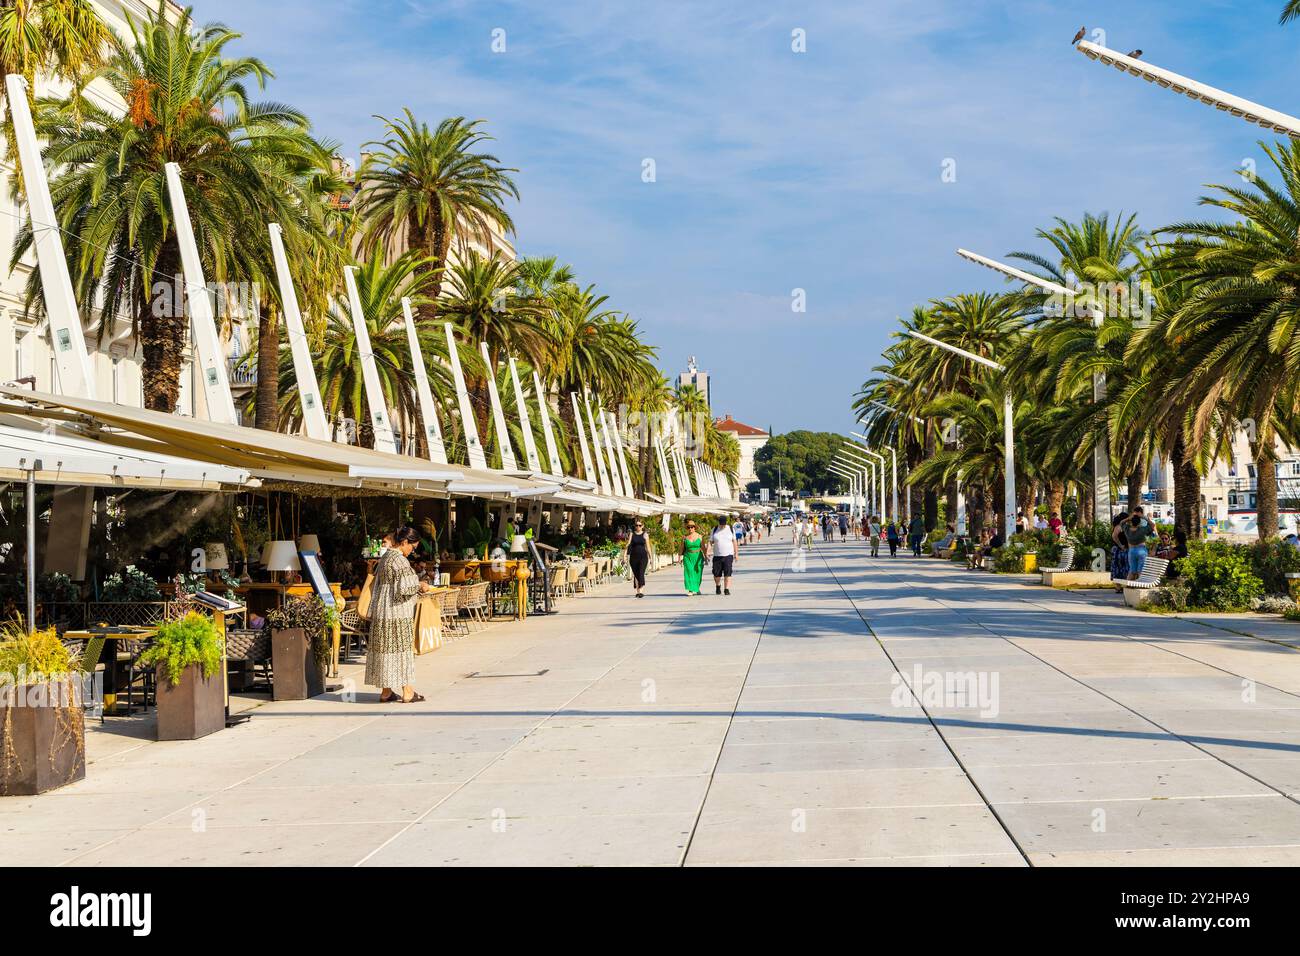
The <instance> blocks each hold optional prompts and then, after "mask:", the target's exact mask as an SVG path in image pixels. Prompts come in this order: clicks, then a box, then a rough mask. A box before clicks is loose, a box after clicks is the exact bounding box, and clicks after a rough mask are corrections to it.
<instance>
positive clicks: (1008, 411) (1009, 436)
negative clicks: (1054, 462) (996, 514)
mask: <svg viewBox="0 0 1300 956" xmlns="http://www.w3.org/2000/svg"><path fill="white" fill-rule="evenodd" d="M903 331H904V332H905V333H906V334H907V335H910V336H911V337H912V338H914V339H920V340H921V341H922V342H927V343H929V344H930V345H933V346H935V347H936V348H941V349H945V350H947V351H949V352H952V353H953V354H954V355H960V356H961V357H962V358H964V359H969V360H970V361H972V362H975V363H976V364H978V365H983V366H985V367H987V368H991V369H993V370H994V371H997V372H1002V373H1005V372H1006V370H1007V367H1006V366H1005V365H1000V364H999V363H997V362H995V361H993V360H992V359H986V358H985V357H984V356H982V355H976V354H975V353H974V352H967V351H966V350H965V349H959V348H957V346H955V345H949V344H948V343H947V342H941V341H939V340H938V339H932V338H930V336H928V335H924V334H922V333H920V332H917V331H916V330H914V329H904V330H903ZM1002 402H1003V404H1002V409H1003V411H1002V418H1003V429H1004V435H1003V443H1004V444H1005V445H1006V459H1005V462H1004V465H1003V472H1004V475H1003V486H1002V491H1003V495H1004V504H1003V506H1002V511H1003V515H1002V527H1003V533H1004V535H1005V538H1006V540H1007V541H1008V542H1009V541H1010V540H1011V536H1012V535H1013V534H1015V533H1016V450H1015V437H1016V436H1015V431H1014V426H1013V424H1012V421H1011V417H1012V414H1013V412H1014V411H1015V405H1014V403H1013V402H1012V400H1011V390H1010V389H1009V388H1008V389H1005V390H1004V391H1003V397H1002Z"/></svg>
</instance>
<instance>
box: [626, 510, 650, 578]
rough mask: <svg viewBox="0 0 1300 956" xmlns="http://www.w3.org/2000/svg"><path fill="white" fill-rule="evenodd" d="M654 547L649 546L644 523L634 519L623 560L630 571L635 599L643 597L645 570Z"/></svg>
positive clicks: (648, 537)
mask: <svg viewBox="0 0 1300 956" xmlns="http://www.w3.org/2000/svg"><path fill="white" fill-rule="evenodd" d="M653 553H654V547H653V546H652V545H651V544H650V535H648V534H646V530H645V523H644V522H643V521H642V520H641V519H640V518H637V519H636V524H635V525H634V526H633V528H632V533H631V534H630V535H628V539H627V544H625V545H624V546H623V558H624V560H625V561H626V562H627V566H628V568H630V569H631V571H632V591H633V594H634V596H635V597H645V595H644V594H642V593H641V589H642V588H644V587H645V569H646V568H647V567H649V565H650V557H651V555H652V554H653Z"/></svg>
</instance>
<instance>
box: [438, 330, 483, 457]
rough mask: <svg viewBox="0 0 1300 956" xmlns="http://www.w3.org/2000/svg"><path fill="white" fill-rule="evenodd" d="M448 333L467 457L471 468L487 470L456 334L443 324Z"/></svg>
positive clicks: (450, 358)
mask: <svg viewBox="0 0 1300 956" xmlns="http://www.w3.org/2000/svg"><path fill="white" fill-rule="evenodd" d="M442 328H443V331H444V332H446V333H447V359H448V361H449V362H450V363H451V377H452V380H453V381H454V382H455V384H456V404H457V405H458V406H459V407H460V430H461V433H462V434H463V435H464V436H465V457H466V460H467V461H468V462H469V464H470V467H471V468H482V469H484V470H486V469H487V456H486V455H484V454H483V443H482V442H481V441H480V440H479V437H478V422H476V421H475V420H474V407H473V406H472V405H470V402H469V388H468V387H466V385H465V370H464V369H463V368H461V366H460V350H459V349H458V348H457V347H456V334H455V332H453V331H452V328H451V323H450V322H444V323H443V324H442Z"/></svg>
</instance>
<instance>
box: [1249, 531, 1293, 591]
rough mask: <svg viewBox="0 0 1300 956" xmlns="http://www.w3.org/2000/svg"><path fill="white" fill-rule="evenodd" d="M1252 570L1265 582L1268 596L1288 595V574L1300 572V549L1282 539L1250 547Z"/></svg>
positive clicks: (1256, 543)
mask: <svg viewBox="0 0 1300 956" xmlns="http://www.w3.org/2000/svg"><path fill="white" fill-rule="evenodd" d="M1249 551H1250V568H1251V570H1252V571H1254V572H1255V574H1256V575H1257V576H1258V577H1259V579H1260V580H1261V581H1263V582H1264V592H1265V593H1266V594H1286V593H1287V579H1286V576H1287V574H1288V573H1291V574H1295V573H1297V572H1300V548H1293V547H1291V545H1289V544H1287V543H1286V542H1285V541H1283V540H1281V539H1280V538H1274V539H1273V540H1271V541H1256V542H1255V543H1254V544H1252V545H1250V547H1249Z"/></svg>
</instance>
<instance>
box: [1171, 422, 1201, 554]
mask: <svg viewBox="0 0 1300 956" xmlns="http://www.w3.org/2000/svg"><path fill="white" fill-rule="evenodd" d="M1170 458H1171V459H1172V464H1173V472H1174V530H1175V531H1182V532H1183V534H1184V535H1186V536H1187V539H1188V540H1189V541H1190V540H1192V539H1195V538H1199V537H1200V536H1201V520H1200V507H1201V475H1200V472H1198V471H1197V470H1196V463H1195V462H1194V461H1192V459H1191V456H1190V455H1188V454H1187V444H1186V443H1185V442H1184V441H1183V432H1182V429H1181V428H1180V429H1179V430H1178V437H1177V438H1175V439H1174V447H1173V448H1172V449H1171V451H1170Z"/></svg>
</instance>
